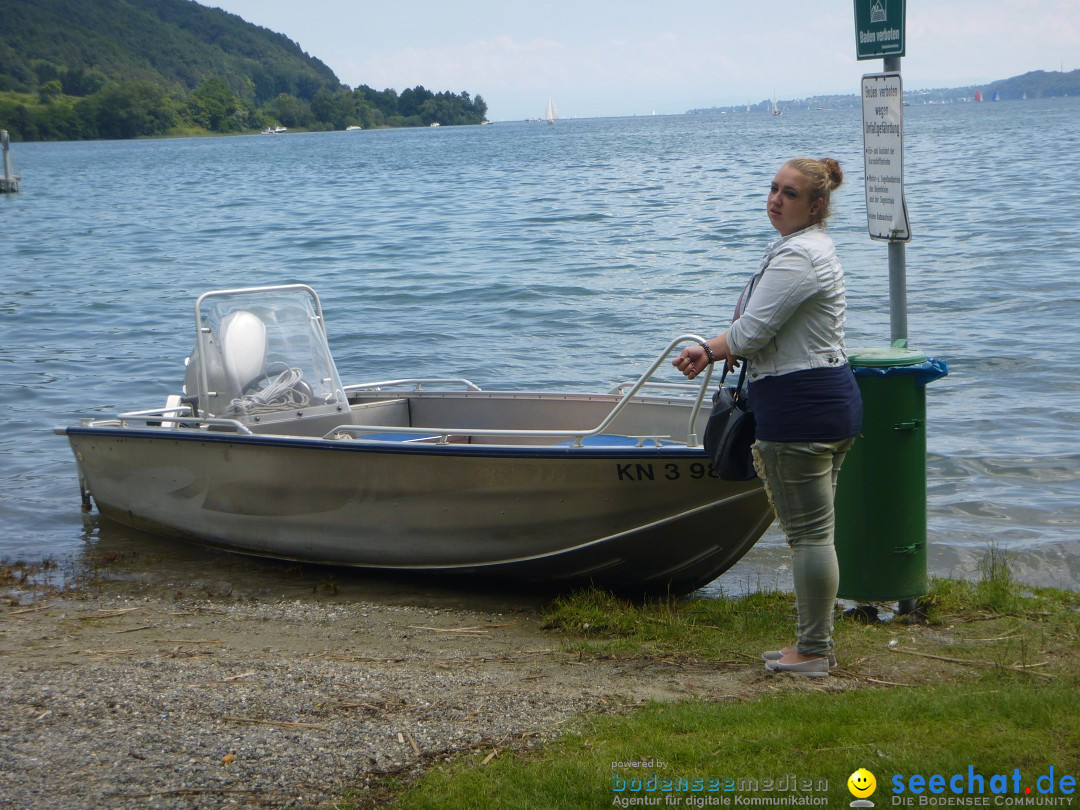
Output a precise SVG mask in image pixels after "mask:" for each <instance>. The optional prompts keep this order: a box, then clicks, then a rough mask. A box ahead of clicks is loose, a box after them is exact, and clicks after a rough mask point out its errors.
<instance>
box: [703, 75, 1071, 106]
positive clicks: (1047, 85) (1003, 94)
mask: <svg viewBox="0 0 1080 810" xmlns="http://www.w3.org/2000/svg"><path fill="white" fill-rule="evenodd" d="M976 91H978V92H980V93H982V96H983V99H984V100H986V101H990V100H992V99H993V98H994V96H995V94H996V95H997V97H998V99H999V100H1001V101H1014V100H1020V99H1024V98H1028V99H1035V98H1061V97H1064V96H1080V70H1073V71H1070V72H1067V73H1061V72H1056V71H1045V70H1035V71H1032V72H1030V73H1025V74H1024V75H1022V76H1013V77H1012V78H1011V79H1001V80H999V81H995V82H990V83H989V84H982V85H971V86H969V87H954V88H949V89H940V90H909V89H907V88H906V87H905V88H904V100H905V101H906V102H908V103H909V104H952V103H955V102H964V101H972V100H973V99H974V98H975V92H976ZM771 104H772V102H771V101H770V100H769V99H765V100H763V101H760V102H758V103H756V104H751V105H745V104H736V105H732V106H729V107H708V108H701V109H696V110H689V111H688V112H689V113H690V114H691V115H693V114H707V113H719V112H742V111H745V110H746V107H747V106H749V107H750V109H751V111H754V112H767V111H768V110H769V108H770V106H771ZM777 105H778V106H779V107H780V109H781V110H813V109H820V108H825V109H830V110H837V109H853V108H857V107H859V106H860V105H861V101H860V99H859V94H858V93H851V94H849V95H824V96H811V97H810V98H799V99H787V100H785V101H778V102H777Z"/></svg>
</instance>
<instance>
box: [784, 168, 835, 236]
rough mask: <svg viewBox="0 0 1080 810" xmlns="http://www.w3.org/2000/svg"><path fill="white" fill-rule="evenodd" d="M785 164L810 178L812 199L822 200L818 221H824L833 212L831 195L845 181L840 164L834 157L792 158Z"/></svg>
mask: <svg viewBox="0 0 1080 810" xmlns="http://www.w3.org/2000/svg"><path fill="white" fill-rule="evenodd" d="M784 165H785V166H790V167H791V168H793V169H795V170H796V171H798V172H800V173H802V174H804V175H805V176H806V177H807V179H809V180H810V200H811V202H813V201H814V200H821V201H822V202H821V208H820V209H818V215H817V221H818V222H820V223H824V222H825V220H827V219H828V218H829V215H830V214H832V210H831V209H830V207H829V195H830V194H831V193H832V190H833V189H834V188H839V187H840V184H841V183H843V182H844V171H843V169H841V168H840V164H839V163H837V162H836V161H835V160H834V159H833V158H828V157H826V158H818V159H817V160H814V158H806V157H799V158H792V159H791V160H789V161H788V162H787V163H785V164H784Z"/></svg>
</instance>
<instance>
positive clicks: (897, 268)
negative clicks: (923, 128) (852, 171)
mask: <svg viewBox="0 0 1080 810" xmlns="http://www.w3.org/2000/svg"><path fill="white" fill-rule="evenodd" d="M884 61H885V65H884V67H885V72H886V73H899V72H900V57H899V56H887V57H885V60H884ZM901 103H903V99H901ZM902 157H903V156H901V158H902ZM889 332H890V335H891V339H892V342H893V343H894V344H895V343H896V341H898V340H903V341H905V342H904V343H902V344H900V345H901V346H906V345H907V342H906V341H907V337H908V331H907V245H906V244H905V243H904V242H901V241H899V240H891V241H890V242H889ZM917 608H918V602H917V600H915V599H901V600H899V601H898V602H897V603H896V612H897V614H899V615H901V616H907V615H910V614H913V613H915V612H916V610H917Z"/></svg>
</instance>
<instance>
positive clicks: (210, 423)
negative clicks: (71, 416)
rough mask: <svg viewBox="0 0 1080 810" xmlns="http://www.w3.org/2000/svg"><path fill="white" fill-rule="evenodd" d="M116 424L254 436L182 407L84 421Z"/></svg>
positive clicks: (240, 426) (227, 421)
mask: <svg viewBox="0 0 1080 810" xmlns="http://www.w3.org/2000/svg"><path fill="white" fill-rule="evenodd" d="M110 422H112V423H115V424H116V426H117V427H128V426H129V423H130V422H139V423H142V424H145V425H146V426H147V427H160V426H161V425H162V424H169V425H172V426H173V427H179V426H183V427H201V426H203V425H205V426H206V427H208V428H217V429H219V430H222V429H224V430H232V431H235V432H237V433H243V434H245V435H247V436H253V435H254V434H253V433H252V432H251V430H249V429H248V427H247V426H246V425H244V424H242V423H240V422H238V421H236V420H235V419H222V418H219V417H216V416H193V415H192V412H191V408H190V407H189V406H187V405H182V406H179V407H176V408H168V407H166V408H157V409H154V408H150V409H147V410H141V411H127V412H125V413H120V414H117V415H116V416H115V417H112V418H110V419H84V420H83V426H84V427H104V426H105V425H106V424H107V423H110Z"/></svg>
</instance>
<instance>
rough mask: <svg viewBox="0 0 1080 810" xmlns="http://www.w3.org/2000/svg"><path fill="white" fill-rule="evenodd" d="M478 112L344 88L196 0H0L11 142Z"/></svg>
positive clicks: (4, 107)
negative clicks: (195, 0) (12, 140)
mask: <svg viewBox="0 0 1080 810" xmlns="http://www.w3.org/2000/svg"><path fill="white" fill-rule="evenodd" d="M486 112H487V108H486V105H485V104H484V102H483V99H481V98H480V97H479V96H477V97H476V98H475V99H473V98H470V97H469V94H468V93H461V94H452V93H432V92H431V91H429V90H426V89H425V88H423V87H416V88H411V89H406V90H404V91H403V92H402V93H401V94H400V95H399V94H398V93H397V92H396V91H394V90H383V91H376V90H374V89H372V88H370V87H367V86H361V87H359V88H356V89H355V90H351V89H350V88H349V87H348V86H346V85H344V84H342V83H341V81H340V80H339V79H338V77H337V76H336V75H334V72H333V71H332V70H331V69H330V68H329V67H327V66H326V65H325V64H323V63H322V62H321V61H319V60H318V59H316V58H315V57H313V56H310V55H308V54H307V53H305V52H304V51H303V49H301V48H300V46H299V45H297V44H296V43H295V42H293V41H292V40H291V39H289V38H288V37H286V36H284V35H282V34H278V33H275V32H274V31H271V30H269V29H267V28H262V27H260V26H256V25H253V24H251V23H248V22H245V21H244V20H243V19H241V18H240V17H238V16H236V15H235V14H230V13H228V12H225V11H222V10H221V9H216V8H208V7H206V6H203V5H200V4H199V3H196V2H194V0H0V128H4V129H8V130H10V131H11V134H12V138H13V139H14V140H38V139H41V140H46V139H78V138H129V137H139V136H145V135H161V134H187V133H195V132H199V131H207V132H236V131H244V130H251V129H259V128H262V127H266V126H270V125H284V126H285V127H301V128H305V129H344V128H345V127H346V126H348V125H355V126H363V127H364V128H370V127H375V126H426V125H428V124H431V123H440V124H462V123H480V122H481V121H482V120H483V119H484V116H485V114H486Z"/></svg>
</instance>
